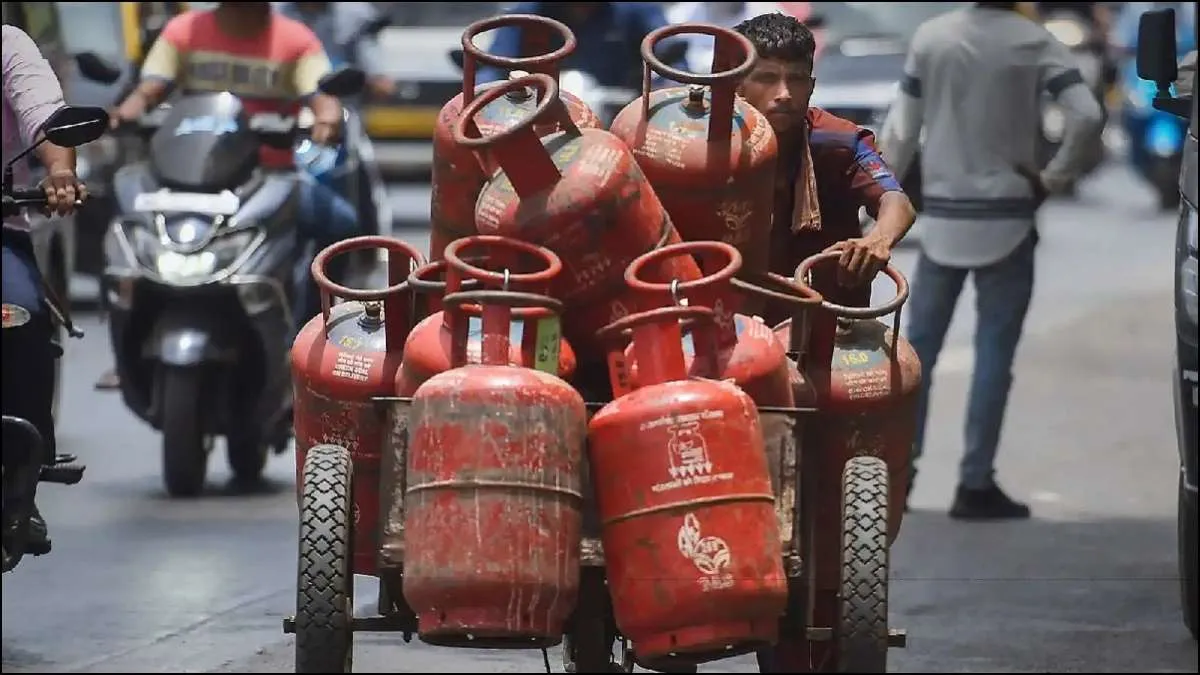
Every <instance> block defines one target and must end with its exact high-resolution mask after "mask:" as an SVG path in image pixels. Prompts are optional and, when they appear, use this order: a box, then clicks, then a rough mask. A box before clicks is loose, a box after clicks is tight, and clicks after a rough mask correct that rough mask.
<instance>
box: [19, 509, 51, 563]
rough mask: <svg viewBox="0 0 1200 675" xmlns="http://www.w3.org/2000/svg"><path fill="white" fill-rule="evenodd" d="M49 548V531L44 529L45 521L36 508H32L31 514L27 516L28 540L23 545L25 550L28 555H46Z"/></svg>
mask: <svg viewBox="0 0 1200 675" xmlns="http://www.w3.org/2000/svg"><path fill="white" fill-rule="evenodd" d="M50 548H51V542H50V531H49V529H48V528H47V527H46V519H45V518H42V514H41V512H40V511H38V507H37V506H34V507H33V513H31V514H29V540H28V541H27V542H26V544H25V550H26V552H28V553H29V554H30V555H46V554H47V553H49V552H50Z"/></svg>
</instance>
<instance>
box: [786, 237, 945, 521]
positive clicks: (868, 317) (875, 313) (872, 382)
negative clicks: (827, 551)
mask: <svg viewBox="0 0 1200 675" xmlns="http://www.w3.org/2000/svg"><path fill="white" fill-rule="evenodd" d="M838 257H839V253H838V252H836V251H835V252H829V253H822V254H819V255H815V256H812V257H810V258H808V259H806V260H804V261H803V262H801V263H800V266H799V267H798V268H796V278H795V281H796V284H797V285H799V286H800V287H801V288H806V289H811V286H810V285H809V282H808V281H807V277H808V274H809V272H810V271H811V270H812V268H813V267H814V266H815V265H817V264H820V263H827V264H834V262H835V261H836V260H837V259H838ZM884 272H885V273H886V274H887V275H888V277H890V278H891V280H892V282H893V283H895V284H896V297H895V298H893V299H892V300H891V301H890V302H888V303H887V304H884V305H880V306H879V307H872V308H856V307H844V306H842V305H835V304H833V303H831V302H828V301H824V302H822V304H821V308H820V309H819V310H816V311H814V312H812V313H811V314H810V318H809V322H808V323H809V326H810V328H809V336H808V339H807V346H806V347H805V349H804V353H805V355H804V357H803V362H802V367H803V369H804V371H805V374H806V375H807V376H808V380H809V382H810V383H811V385H812V386H813V388H814V391H815V396H816V405H817V407H819V409H820V415H819V417H818V420H817V423H815V424H812V425H810V429H811V430H812V435H811V437H810V438H811V442H812V443H814V445H813V447H814V448H819V449H820V451H819V454H820V455H821V456H822V457H823V458H826V459H828V460H829V461H831V462H833V469H832V470H833V471H834V473H830V474H828V475H831V476H832V475H837V474H840V473H841V471H842V466H843V465H845V463H846V462H847V461H849V460H850V458H851V457H855V456H859V455H869V456H874V457H879V458H881V459H883V460H884V462H885V463H887V465H888V474H889V476H888V482H889V484H890V488H889V490H890V494H889V496H888V539H889V541H894V540H895V538H896V534H897V533H898V531H899V528H900V522H901V519H902V518H903V517H904V502H905V499H906V497H907V490H908V474H909V467H910V455H911V451H912V443H913V438H914V437H915V435H916V423H917V395H918V393H919V389H920V385H921V361H920V359H918V358H917V353H916V352H915V351H914V350H913V348H912V345H910V344H909V343H908V341H907V340H905V339H904V338H903V337H900V310H901V308H903V307H904V303H905V302H906V301H907V300H908V280H907V279H905V278H904V275H903V274H901V273H900V271H899V270H897V269H896V268H895V267H893V266H891V265H888V266H887V267H885V268H884ZM888 314H892V315H893V317H892V327H891V329H890V330H889V328H888V326H887V325H886V324H884V323H883V322H881V321H876V320H872V319H876V318H878V317H883V316H887V315H888ZM790 333H791V331H790V323H789V322H784V324H781V325H780V326H778V327H776V335H777V336H779V338H780V339H781V340H784V341H785V342H790V341H791V340H792V336H791V334H790ZM829 508H832V509H833V511H834V512H835V513H836V511H837V508H838V506H837V505H836V504H832V503H831V504H830V506H829Z"/></svg>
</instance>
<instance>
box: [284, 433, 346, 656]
mask: <svg viewBox="0 0 1200 675" xmlns="http://www.w3.org/2000/svg"><path fill="white" fill-rule="evenodd" d="M352 473H353V469H352V465H351V462H350V453H349V451H347V450H346V449H345V448H343V447H341V446H337V445H317V446H314V447H313V448H311V449H310V450H309V451H308V454H307V456H306V457H305V459H304V474H303V483H302V491H301V495H300V552H299V553H300V555H299V568H298V570H297V579H296V672H297V673H349V672H352V670H351V668H352V665H353V659H354V632H353V624H352V621H353V618H354V574H353V573H352V571H351V567H350V556H351V550H352V548H351V537H352V535H353V529H352V528H353V521H352V518H353V497H352V494H351V487H350V479H351V476H352Z"/></svg>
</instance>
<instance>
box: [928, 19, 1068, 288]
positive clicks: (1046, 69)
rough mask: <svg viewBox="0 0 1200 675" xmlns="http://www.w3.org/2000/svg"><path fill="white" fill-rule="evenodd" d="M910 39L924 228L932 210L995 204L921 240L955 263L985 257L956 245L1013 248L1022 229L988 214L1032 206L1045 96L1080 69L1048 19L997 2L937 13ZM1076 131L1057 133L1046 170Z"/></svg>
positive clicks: (1064, 155) (1023, 211) (946, 214)
mask: <svg viewBox="0 0 1200 675" xmlns="http://www.w3.org/2000/svg"><path fill="white" fill-rule="evenodd" d="M913 43H914V52H915V53H917V54H919V55H920V56H919V58H920V59H921V68H922V73H921V79H920V87H921V91H920V99H919V100H920V103H919V105H920V106H921V109H922V110H921V118H922V119H923V122H924V132H925V140H924V142H923V143H922V146H921V147H922V152H923V153H924V154H923V160H922V162H921V170H922V174H921V178H922V184H923V186H924V187H923V189H924V195H925V209H924V216H926V220H927V221H933V222H931V223H929V224H928V225H927V227H928V226H932V227H936V226H937V225H936V222H937V221H938V219H939V218H945V219H954V220H956V221H957V220H958V219H960V218H962V217H964V216H970V215H971V210H972V209H974V208H975V207H980V208H983V207H982V206H980V205H988V206H990V207H994V208H993V210H992V212H991V213H989V218H987V219H980V220H976V221H974V222H975V224H974V225H973V226H968V225H963V224H962V223H958V222H956V223H955V224H954V226H953V227H951V228H947V229H946V231H945V232H937V233H936V234H935V235H934V236H931V237H930V238H929V239H928V240H927V241H926V240H925V238H923V241H924V243H925V244H926V245H928V246H933V247H936V248H939V249H942V248H946V249H951V250H952V251H953V253H950V254H948V255H946V256H938V257H948V258H955V259H956V260H954V262H955V263H956V264H963V265H967V264H976V263H983V262H986V261H984V260H974V258H976V257H977V256H976V255H975V254H974V253H965V252H960V251H962V250H963V249H969V250H971V251H982V250H1004V249H1005V248H1008V249H1011V248H1012V247H1013V246H1015V245H1016V243H1017V242H1018V241H1019V240H1020V239H1021V238H1022V237H1023V236H1024V234H1025V232H1024V231H1023V229H1022V228H999V227H992V226H991V224H990V223H989V222H987V221H988V220H994V219H996V218H1003V217H1012V218H1018V219H1026V218H1029V219H1031V218H1032V215H1033V211H1034V210H1035V209H1036V205H1035V204H1034V203H1033V201H1034V200H1032V199H1031V195H1030V183H1029V178H1028V176H1030V175H1037V174H1039V172H1040V171H1041V169H1042V167H1041V166H1040V165H1039V163H1040V162H1039V153H1038V148H1039V142H1040V139H1041V122H1042V114H1041V105H1042V95H1043V92H1045V93H1048V94H1049V95H1051V96H1052V97H1057V96H1059V95H1060V94H1062V93H1063V92H1064V91H1066V90H1067V89H1071V85H1073V84H1077V83H1078V82H1077V80H1078V78H1079V72H1078V71H1077V70H1075V69H1074V67H1073V65H1072V63H1073V62H1072V61H1071V59H1070V55H1069V53H1067V52H1066V50H1065V48H1064V47H1063V46H1062V45H1061V44H1060V43H1059V42H1058V41H1057V40H1056V39H1055V38H1054V37H1053V36H1052V35H1050V33H1049V32H1048V31H1046V29H1045V28H1043V27H1042V26H1041V25H1039V24H1037V23H1035V22H1033V21H1031V20H1029V19H1027V18H1025V17H1024V16H1021V15H1020V14H1019V13H1017V12H1013V11H1009V10H1004V9H994V8H989V7H971V8H966V9H962V10H958V11H954V12H949V13H947V14H944V15H942V16H939V17H935V18H934V19H931V20H930V21H928V22H926V23H925V24H924V25H923V26H922V27H921V28H920V29H919V30H918V31H917V34H916V35H915V36H914V38H913ZM1079 91H1080V90H1073V91H1072V92H1071V93H1072V95H1076V94H1078V92H1079ZM1081 138H1082V137H1081V136H1080V135H1078V134H1076V135H1073V136H1071V137H1069V138H1067V139H1064V147H1063V149H1062V151H1061V152H1059V153H1058V154H1057V156H1056V157H1055V158H1054V159H1052V160H1051V162H1050V165H1049V166H1047V167H1046V170H1045V172H1044V173H1047V174H1049V175H1050V176H1051V177H1053V176H1054V175H1056V174H1057V173H1058V172H1059V171H1061V170H1062V168H1063V167H1064V166H1065V165H1066V164H1067V163H1068V161H1069V160H1070V159H1071V158H1072V157H1075V156H1076V155H1077V152H1078V148H1077V147H1072V145H1078V143H1072V142H1073V141H1075V140H1076V139H1081ZM1083 140H1085V141H1086V139H1083ZM972 205H974V206H972ZM975 210H979V209H975ZM960 240H961V241H960ZM1010 240H1011V241H1010ZM960 244H961V245H960Z"/></svg>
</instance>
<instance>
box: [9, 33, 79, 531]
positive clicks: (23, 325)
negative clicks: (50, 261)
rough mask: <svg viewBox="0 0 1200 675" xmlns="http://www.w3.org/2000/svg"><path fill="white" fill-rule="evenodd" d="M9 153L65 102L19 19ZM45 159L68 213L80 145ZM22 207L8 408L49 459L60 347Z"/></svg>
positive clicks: (47, 150)
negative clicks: (39, 439) (37, 438)
mask: <svg viewBox="0 0 1200 675" xmlns="http://www.w3.org/2000/svg"><path fill="white" fill-rule="evenodd" d="M3 65H4V74H3V91H4V103H3V112H2V114H3V127H2V128H0V133H2V135H3V155H4V162H5V163H6V164H7V163H8V161H9V159H10V158H11V157H13V156H14V155H16V154H17V153H18V152H20V151H21V149H22V148H24V147H27V146H29V145H31V144H32V143H33V142H34V141H36V140H37V138H38V136H39V135H40V134H41V129H42V126H43V125H44V124H45V123H46V120H47V119H48V118H49V117H50V115H51V114H53V113H54V112H55V111H56V110H58V109H59V108H61V107H62V106H63V105H64V102H63V91H62V86H61V84H60V83H59V81H58V78H57V77H56V76H55V74H54V71H53V70H52V69H51V67H50V63H49V62H48V61H46V59H45V57H43V56H42V53H41V52H40V51H39V50H38V47H37V45H36V44H34V42H33V40H32V39H30V37H29V35H27V34H26V33H25V32H24V31H22V30H21V29H20V28H17V27H16V26H10V25H7V24H5V25H4V26H3ZM34 152H35V153H36V154H37V157H38V159H39V160H41V163H42V165H43V166H44V167H46V173H47V175H46V178H45V179H44V180H42V182H41V187H42V188H43V189H44V190H45V191H46V201H47V206H48V210H49V212H50V213H51V214H54V215H59V216H64V215H68V214H70V213H72V212H74V210H75V201H76V200H83V199H85V198H86V197H87V188H86V187H85V186H84V185H83V183H81V182H80V181H79V179H78V178H76V176H75V150H74V149H72V148H63V147H59V146H57V145H54V144H53V143H50V142H49V141H47V142H44V143H42V144H41V145H40V146H38V148H37V149H36V150H35V151H34ZM29 180H30V171H29V166H28V164H27V163H26V162H17V163H16V164H15V165H13V184H14V185H16V186H21V185H23V184H27V183H28V181H29ZM30 226H31V224H30V222H29V219H28V218H27V217H26V216H25V215H24V214H21V215H18V216H13V217H9V218H5V219H4V227H3V248H4V258H3V276H4V279H3V281H4V289H3V291H4V292H3V296H4V298H3V302H4V328H3V330H4V349H3V350H2V351H3V360H4V378H3V382H4V384H3V388H4V391H3V403H2V405H3V409H4V414H5V415H14V416H16V417H21V418H23V419H26V420H28V421H29V422H30V423H31V424H33V425H34V426H35V427H36V428H37V430H38V432H39V433H40V434H41V435H42V439H43V440H44V442H45V452H46V455H45V456H46V459H47V460H49V459H50V458H53V457H54V454H55V437H54V415H53V412H52V410H53V401H54V360H55V359H56V358H59V357H60V356H61V355H62V349H61V347H60V346H59V345H57V344H55V343H54V341H53V327H52V325H51V316H50V313H49V310H48V308H47V306H46V302H47V299H46V294H45V286H44V284H43V282H42V276H41V273H40V272H39V271H38V269H37V259H36V258H35V257H34V253H33V241H32V239H31V238H30V235H29V230H30ZM28 534H29V537H28V547H29V549H28V550H29V552H30V553H32V554H33V555H42V554H45V553H49V552H50V544H51V542H50V535H49V531H48V529H47V527H46V521H45V519H43V518H42V515H41V513H40V512H39V511H38V508H37V506H36V504H35V506H34V508H33V513H32V514H31V516H30V519H29V533H28Z"/></svg>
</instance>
